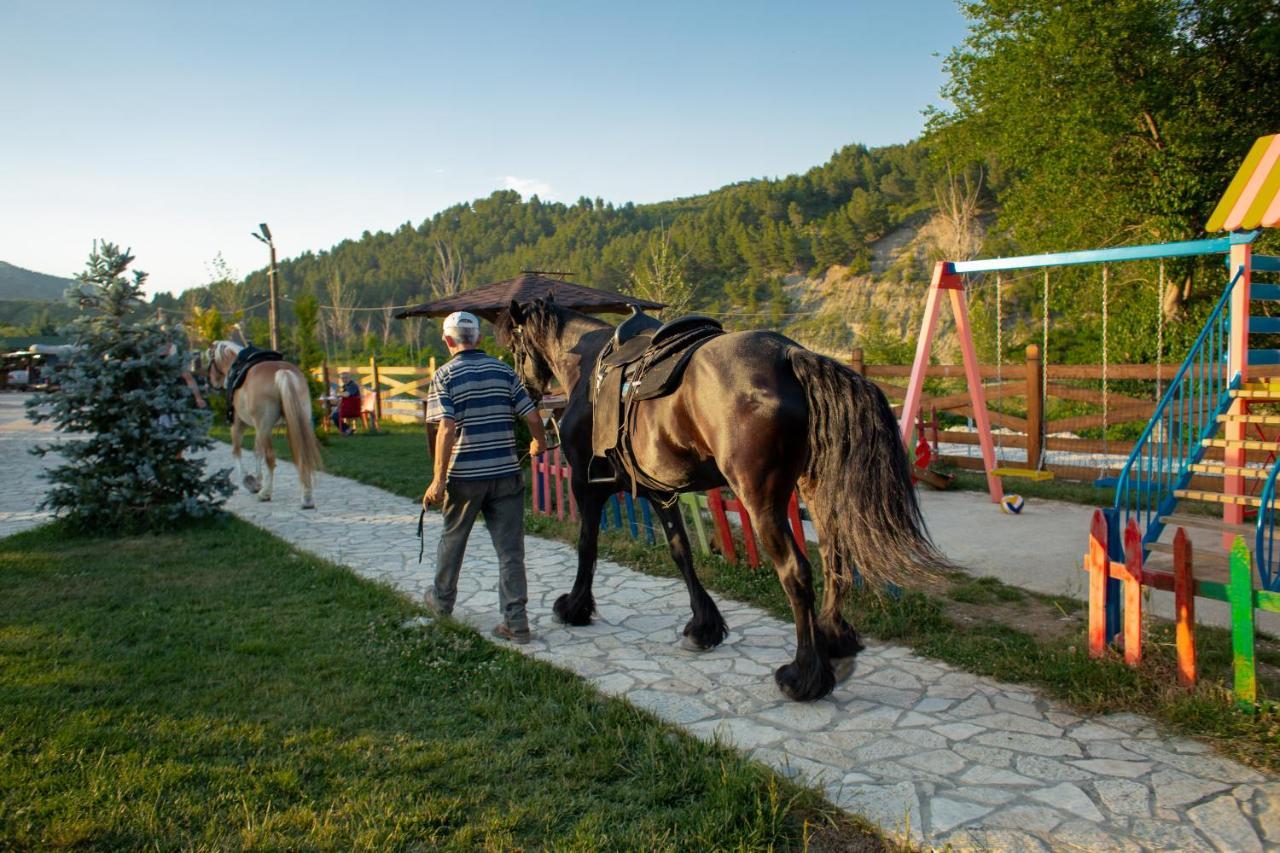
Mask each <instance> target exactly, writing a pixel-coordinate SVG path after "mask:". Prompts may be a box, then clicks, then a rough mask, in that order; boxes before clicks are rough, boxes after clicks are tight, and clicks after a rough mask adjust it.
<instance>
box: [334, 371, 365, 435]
mask: <svg viewBox="0 0 1280 853" xmlns="http://www.w3.org/2000/svg"><path fill="white" fill-rule="evenodd" d="M341 379H342V383H341V385H340V386H339V388H338V405H337V406H335V407H334V409H333V414H332V415H331V418H332V420H333V425H334V426H336V427H337V428H338V431H339V432H341V433H342V434H343V435H350V434H351V432H352V429H351V427H350V426H348V425H347V424H345V423H344V422H343V421H344V420H345V419H347V418H358V417H360V386H359V385H357V384H356V382H355V380H354V379H352V378H351V374H350V373H345V372H344V373H343V374H342V376H341ZM352 399H354V403H349V402H347V401H348V400H352Z"/></svg>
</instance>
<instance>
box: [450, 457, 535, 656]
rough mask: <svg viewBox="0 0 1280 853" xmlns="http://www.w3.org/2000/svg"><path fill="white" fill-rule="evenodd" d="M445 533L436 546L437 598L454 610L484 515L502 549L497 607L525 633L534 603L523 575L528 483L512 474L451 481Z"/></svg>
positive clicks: (495, 545) (496, 545)
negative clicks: (469, 550)
mask: <svg viewBox="0 0 1280 853" xmlns="http://www.w3.org/2000/svg"><path fill="white" fill-rule="evenodd" d="M443 510H444V532H443V533H441V535H440V544H439V545H437V546H436V602H437V603H438V604H439V605H440V607H441V609H442V610H444V611H445V612H446V613H451V612H453V603H454V601H455V600H457V597H458V573H459V572H460V571H461V570H462V557H463V555H464V554H465V553H466V550H467V539H468V538H469V537H470V536H471V527H472V525H474V524H475V522H476V516H477V515H479V514H480V513H484V524H485V527H487V528H489V538H490V539H492V540H493V548H494V550H495V551H497V552H498V607H499V609H500V610H501V611H502V619H503V621H504V622H506V623H507V627H509V628H511V629H512V630H513V631H526V630H528V628H529V617H528V615H527V614H526V613H525V605H526V604H527V603H528V601H529V593H528V585H527V582H526V580H525V574H524V481H523V478H522V477H521V475H519V474H512V475H511V476H510V477H503V478H501V479H498V480H450V481H449V483H448V485H446V486H445V491H444V507H443Z"/></svg>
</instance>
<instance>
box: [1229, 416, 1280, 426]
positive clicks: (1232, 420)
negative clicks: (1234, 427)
mask: <svg viewBox="0 0 1280 853" xmlns="http://www.w3.org/2000/svg"><path fill="white" fill-rule="evenodd" d="M1218 423H1220V424H1266V425H1269V426H1280V415H1218Z"/></svg>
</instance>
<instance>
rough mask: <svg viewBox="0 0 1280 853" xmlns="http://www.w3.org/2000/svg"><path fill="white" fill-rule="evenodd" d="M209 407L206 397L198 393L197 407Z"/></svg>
mask: <svg viewBox="0 0 1280 853" xmlns="http://www.w3.org/2000/svg"><path fill="white" fill-rule="evenodd" d="M208 407H209V404H208V403H206V402H205V401H204V397H201V396H200V395H199V394H197V395H196V408H197V409H206V408H208Z"/></svg>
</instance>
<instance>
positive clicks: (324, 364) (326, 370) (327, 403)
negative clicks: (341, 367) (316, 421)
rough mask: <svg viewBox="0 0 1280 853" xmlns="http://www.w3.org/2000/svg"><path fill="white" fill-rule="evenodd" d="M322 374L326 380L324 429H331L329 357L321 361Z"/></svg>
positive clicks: (331, 405) (331, 401) (331, 408)
mask: <svg viewBox="0 0 1280 853" xmlns="http://www.w3.org/2000/svg"><path fill="white" fill-rule="evenodd" d="M320 375H321V377H322V380H323V382H324V431H325V432H328V431H329V424H330V423H331V421H330V418H332V417H333V400H332V399H330V397H331V395H330V393H329V359H327V358H326V359H325V360H324V361H323V362H321V363H320Z"/></svg>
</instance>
